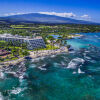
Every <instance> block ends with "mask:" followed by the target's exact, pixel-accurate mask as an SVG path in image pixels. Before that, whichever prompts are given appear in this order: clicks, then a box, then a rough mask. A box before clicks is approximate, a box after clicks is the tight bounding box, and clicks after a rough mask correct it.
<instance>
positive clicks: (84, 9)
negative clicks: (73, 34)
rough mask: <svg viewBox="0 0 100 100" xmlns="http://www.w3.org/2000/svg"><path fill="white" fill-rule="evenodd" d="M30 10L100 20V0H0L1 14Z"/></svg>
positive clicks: (28, 11)
mask: <svg viewBox="0 0 100 100" xmlns="http://www.w3.org/2000/svg"><path fill="white" fill-rule="evenodd" d="M30 12H31V13H34V12H41V13H44V14H45V13H46V14H52V15H58V16H63V17H73V18H76V19H84V20H91V21H95V22H100V0H0V16H5V15H6V16H7V15H14V14H19V13H30Z"/></svg>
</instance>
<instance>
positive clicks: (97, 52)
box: [0, 33, 100, 100]
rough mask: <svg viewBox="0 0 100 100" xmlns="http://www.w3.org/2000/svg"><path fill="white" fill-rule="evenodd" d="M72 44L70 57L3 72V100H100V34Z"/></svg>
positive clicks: (0, 92)
mask: <svg viewBox="0 0 100 100" xmlns="http://www.w3.org/2000/svg"><path fill="white" fill-rule="evenodd" d="M82 34H83V35H84V37H82V38H80V39H79V38H75V39H71V40H68V44H71V45H72V47H73V48H74V49H75V50H74V51H72V52H70V53H68V54H65V53H64V54H60V55H55V56H54V55H52V56H50V57H46V58H44V57H43V58H40V59H39V58H37V59H32V60H26V61H25V62H22V63H21V64H19V65H16V66H10V67H8V68H3V69H1V70H0V74H1V76H0V100H100V33H82Z"/></svg>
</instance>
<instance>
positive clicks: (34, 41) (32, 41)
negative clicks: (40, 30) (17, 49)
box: [0, 34, 46, 50]
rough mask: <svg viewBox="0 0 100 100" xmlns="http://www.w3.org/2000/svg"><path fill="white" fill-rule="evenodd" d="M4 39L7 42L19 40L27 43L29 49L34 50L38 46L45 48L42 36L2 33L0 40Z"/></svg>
mask: <svg viewBox="0 0 100 100" xmlns="http://www.w3.org/2000/svg"><path fill="white" fill-rule="evenodd" d="M1 40H4V41H7V42H10V41H11V42H12V43H14V42H19V43H27V48H28V49H29V50H33V49H36V48H45V47H46V45H45V42H44V40H43V38H42V37H41V36H38V37H34V38H30V37H22V36H18V35H15V36H13V35H11V34H1V35H0V41H1Z"/></svg>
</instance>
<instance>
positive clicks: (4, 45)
mask: <svg viewBox="0 0 100 100" xmlns="http://www.w3.org/2000/svg"><path fill="white" fill-rule="evenodd" d="M16 44H17V45H13V43H12V42H5V41H0V49H2V50H6V51H8V52H10V54H9V55H7V56H6V57H3V56H0V61H9V60H15V59H18V58H20V57H24V56H27V55H29V53H28V50H27V49H26V44H22V45H18V43H16Z"/></svg>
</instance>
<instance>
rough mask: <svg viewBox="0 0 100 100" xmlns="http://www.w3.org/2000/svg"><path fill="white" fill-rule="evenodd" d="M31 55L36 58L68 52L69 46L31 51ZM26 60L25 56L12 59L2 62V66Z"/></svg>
mask: <svg viewBox="0 0 100 100" xmlns="http://www.w3.org/2000/svg"><path fill="white" fill-rule="evenodd" d="M29 53H30V55H29V56H28V57H30V58H32V59H35V58H39V57H46V56H50V55H52V54H53V55H56V54H60V53H68V48H67V47H61V48H60V49H56V50H40V51H29ZM24 60H25V57H22V58H19V59H17V60H12V61H6V62H0V68H2V67H4V66H10V65H16V64H18V63H21V62H23V61H24Z"/></svg>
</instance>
